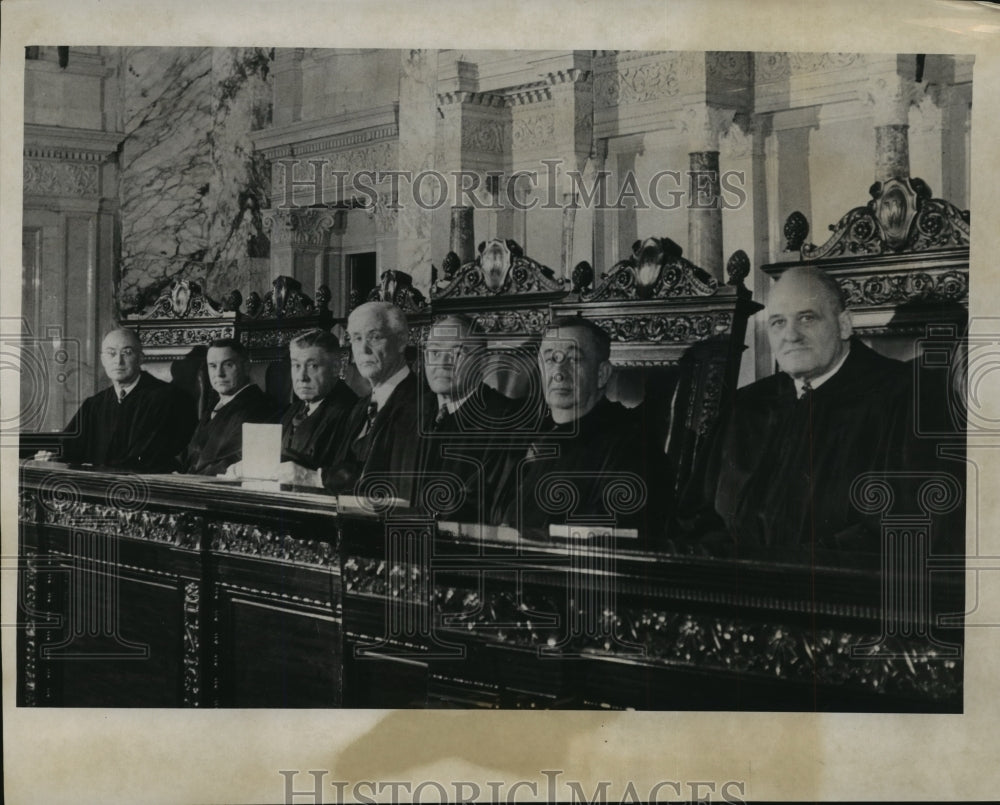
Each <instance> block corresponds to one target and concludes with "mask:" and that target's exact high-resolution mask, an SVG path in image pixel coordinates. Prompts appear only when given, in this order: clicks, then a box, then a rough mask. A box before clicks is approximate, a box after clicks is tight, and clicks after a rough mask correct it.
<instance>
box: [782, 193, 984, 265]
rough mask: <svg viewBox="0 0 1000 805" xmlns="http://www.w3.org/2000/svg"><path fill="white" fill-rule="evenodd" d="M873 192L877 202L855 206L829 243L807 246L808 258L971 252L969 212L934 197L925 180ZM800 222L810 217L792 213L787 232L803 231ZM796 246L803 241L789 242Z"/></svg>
mask: <svg viewBox="0 0 1000 805" xmlns="http://www.w3.org/2000/svg"><path fill="white" fill-rule="evenodd" d="M869 192H870V193H871V196H872V200H871V201H869V202H868V204H867V205H866V206H864V207H855V208H854V209H853V210H851V211H849V212H848V213H847V214H846V215H844V216H843V217H842V218H841V219H840V221H838V222H837V223H836V224H834V225H831V227H830V229H831V231H832V232H833V235H832V236H831V237H830V239H829V240H827V241H826V243H824V244H822V245H821V246H814V245H813V244H811V243H807V244H804V245H802V247H801V254H802V259H803V260H809V261H813V260H822V259H830V258H835V257H863V256H872V255H880V254H892V253H901V252H907V253H914V252H925V251H932V250H938V249H953V248H968V246H969V212H968V210H966V211H964V212H963V211H962V210H959V209H958V208H957V207H956V206H955V205H954V204H951V203H950V202H948V201H945V200H943V199H938V198H931V189H930V188H929V187H928V186H927V184H926V183H925V182H923V181H922V180H920V179H890V180H889V181H887V182H885V183H884V184H882V183H880V182H876V183H875V184H873V185H872V186H871V189H870V191H869ZM793 218H794V219H795V223H793V221H792V219H793ZM800 219H804V216H802V214H801V213H799V212H795V213H792V215H791V216H789V219H788V222H787V223H786V228H789V227H790V228H792V229H793V230H794V231H795V232H796V233H797V232H799V231H801V229H802V224H801V220H800ZM806 226H808V222H806ZM802 237H803V238H804V237H805V235H804V234H803V236H802ZM796 242H798V239H797V238H791V237H790V238H789V244H790V245H795V243H796Z"/></svg>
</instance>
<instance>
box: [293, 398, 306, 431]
mask: <svg viewBox="0 0 1000 805" xmlns="http://www.w3.org/2000/svg"><path fill="white" fill-rule="evenodd" d="M308 416H309V403H302V407H301V408H300V409H299V410H298V411H296V412H295V416H293V417H292V428H297V427H298V426H299V425H301V424H302V423H303V422H305V421H306V417H308Z"/></svg>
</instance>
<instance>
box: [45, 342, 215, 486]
mask: <svg viewBox="0 0 1000 805" xmlns="http://www.w3.org/2000/svg"><path fill="white" fill-rule="evenodd" d="M142 361H143V354H142V345H141V344H140V343H139V338H138V336H137V335H136V334H135V333H134V332H133V331H132V330H128V329H126V328H124V327H120V328H117V329H114V330H111V331H110V332H109V333H108V334H107V335H105V336H104V339H103V341H102V342H101V364H102V366H103V367H104V372H105V374H107V376H108V379H109V380H110V381H111V386H110V387H108V388H106V389H105V390H104V391H100V392H98V393H97V394H95V395H94V396H93V397H90V398H88V399H87V400H85V401H84V402H83V405H81V406H80V409H79V410H78V411H77V412H76V414H75V416H74V417H73V418H72V419H71V420H70V422H69V424H68V425H67V426H66V429H65V430H64V432H63V435H64V438H63V440H62V442H61V452H60V454H59V455H56V454H55V453H53V452H49V451H42V452H39V453H38V454H36V455H35V459H36V460H47V459H51V458H59V459H61V460H62V461H66V462H70V463H81V464H92V465H94V466H98V467H106V468H109V469H120V470H133V471H136V472H149V473H155V472H172V471H174V470H177V469H179V464H178V461H177V458H176V456H177V453H178V445H184V444H187V442H188V439H190V437H191V433H192V431H193V430H194V427H195V421H196V419H195V404H194V400H193V399H191V398H190V397H189V396H188V395H187V394H185V393H184V392H183V391H181V390H180V389H178V388H177V387H175V386H172V385H171V384H169V383H164V382H163V381H162V380H157V379H156V378H155V377H153V376H152V375H150V374H149V373H148V372H144V371H143V370H142Z"/></svg>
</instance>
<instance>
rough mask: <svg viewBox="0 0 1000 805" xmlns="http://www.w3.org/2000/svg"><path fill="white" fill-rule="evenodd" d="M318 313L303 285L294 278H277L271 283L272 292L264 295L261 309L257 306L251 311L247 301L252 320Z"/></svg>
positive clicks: (248, 312)
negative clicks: (303, 289)
mask: <svg viewBox="0 0 1000 805" xmlns="http://www.w3.org/2000/svg"><path fill="white" fill-rule="evenodd" d="M250 296H251V297H252V296H254V294H251V295H250ZM316 312H317V309H316V305H315V304H314V303H313V300H312V299H310V298H309V297H308V296H306V294H305V293H304V292H303V291H302V283H301V282H299V281H298V280H297V279H294V278H293V277H286V276H281V277H277V278H276V279H275V280H274V281H273V282H272V283H271V290H270V291H268V292H267V293H266V294H264V298H263V300H261V303H260V307H259V308H258V307H257V306H256V304H255V305H254V309H253V310H251V309H250V301H249V298H248V300H247V316H249V317H250V318H251V319H286V318H296V317H300V316H310V315H313V314H314V313H316Z"/></svg>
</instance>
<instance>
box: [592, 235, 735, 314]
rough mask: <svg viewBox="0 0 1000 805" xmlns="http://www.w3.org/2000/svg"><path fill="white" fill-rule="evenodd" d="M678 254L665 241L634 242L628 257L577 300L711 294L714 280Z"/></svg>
mask: <svg viewBox="0 0 1000 805" xmlns="http://www.w3.org/2000/svg"><path fill="white" fill-rule="evenodd" d="M681 254H682V251H681V247H680V246H678V245H677V244H676V243H674V242H673V241H672V240H670V239H669V238H646V239H645V240H643V241H638V240H637V241H636V242H635V243H634V244H632V254H631V255H629V256H628V257H626V258H625V259H624V260H621V261H619V262H617V263H615V265H613V266H612V267H611V270H610V271H608V272H607V273H605V274H602V275H601V280H600V283H599V284H598V285H597V287H596V288H595V289H594V290H593V291H590V292H584V293H582V294H581V295H580V300H581V301H583V302H604V301H608V300H612V299H620V300H623V301H628V300H637V299H668V298H670V297H678V296H711V295H712V294H714V293H715V291H716V290H717V289H718V287H719V285H718V283H717V282H716V280H715V279H714V278H713V277H712V276H710V275H709V274H708V273H707V272H706V271H703V270H702V269H700V268H698V267H697V266H696V265H695V264H694V263H692V262H690V261H689V260H685V259H684V257H682V256H681Z"/></svg>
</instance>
